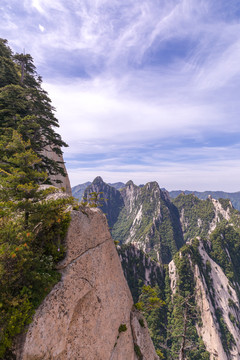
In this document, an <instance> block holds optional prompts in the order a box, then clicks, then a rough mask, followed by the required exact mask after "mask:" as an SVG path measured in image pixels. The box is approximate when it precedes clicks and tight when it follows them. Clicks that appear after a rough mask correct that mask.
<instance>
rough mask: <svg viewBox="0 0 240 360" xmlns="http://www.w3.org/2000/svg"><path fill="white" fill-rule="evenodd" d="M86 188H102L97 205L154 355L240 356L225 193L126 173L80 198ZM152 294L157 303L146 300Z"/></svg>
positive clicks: (236, 263) (214, 359) (236, 253)
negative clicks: (124, 178) (164, 185)
mask: <svg viewBox="0 0 240 360" xmlns="http://www.w3.org/2000/svg"><path fill="white" fill-rule="evenodd" d="M91 192H97V193H98V192H101V193H102V194H101V197H102V198H103V200H102V206H101V209H102V210H103V212H105V214H106V216H107V220H108V223H109V225H110V226H111V229H110V230H111V233H112V236H113V239H114V240H118V241H119V244H118V243H117V242H116V246H117V249H118V253H119V257H120V259H121V262H122V268H123V271H124V274H125V277H126V279H127V281H128V284H129V287H130V289H131V292H132V295H133V298H134V301H135V302H137V304H136V305H138V306H139V308H140V309H141V310H142V311H143V313H144V315H145V316H146V319H147V321H148V326H149V328H150V332H151V336H152V340H153V342H154V345H155V347H156V349H157V351H158V354H160V355H161V354H162V355H161V356H164V357H160V358H164V359H166V360H172V359H180V358H181V359H186V358H189V359H192V360H239V354H240V213H239V211H238V210H236V209H234V207H233V206H232V203H231V201H230V200H229V199H226V198H224V194H226V193H224V192H216V193H217V194H216V193H215V192H209V193H208V192H206V193H207V194H205V196H206V195H207V198H205V199H199V198H198V197H197V196H196V195H197V194H200V195H201V194H202V193H196V194H193V193H192V192H187V191H186V192H182V191H179V192H178V194H176V193H174V192H170V193H168V192H167V191H166V190H165V189H160V187H159V185H158V183H156V182H149V183H147V184H145V185H143V186H142V185H141V186H137V185H135V184H134V183H133V181H131V180H130V181H128V182H127V183H126V184H125V185H124V186H123V187H122V186H120V188H119V190H118V189H116V188H115V187H113V186H111V185H109V184H106V183H105V182H104V181H103V179H102V178H101V177H97V178H96V179H95V180H94V181H93V182H92V183H91V184H90V185H88V186H87V187H86V188H85V191H84V197H87V196H88V195H89V194H91ZM170 195H172V197H170ZM174 195H178V196H176V197H175V196H174ZM200 195H199V196H200ZM209 195H210V196H209ZM214 195H218V196H222V197H221V198H219V199H214V198H213V196H214ZM106 199H108V200H106ZM153 299H155V301H159V302H160V303H161V304H162V305H161V307H160V309H155V308H154V306H153V307H152V306H150V303H149V301H150V302H151V301H153ZM181 352H182V354H184V355H181ZM176 354H177V355H176ZM179 354H180V355H181V356H182V357H179V356H180V355H179Z"/></svg>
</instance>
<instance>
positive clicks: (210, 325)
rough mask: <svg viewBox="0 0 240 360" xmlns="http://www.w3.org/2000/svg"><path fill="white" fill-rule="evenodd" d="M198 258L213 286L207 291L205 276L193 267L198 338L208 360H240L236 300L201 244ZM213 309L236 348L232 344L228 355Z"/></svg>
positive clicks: (239, 311) (197, 268) (239, 332)
mask: <svg viewBox="0 0 240 360" xmlns="http://www.w3.org/2000/svg"><path fill="white" fill-rule="evenodd" d="M199 254H200V255H201V258H202V261H203V264H204V267H205V268H206V264H208V266H209V269H210V273H209V276H210V278H211V282H212V284H211V287H210V288H209V286H207V284H206V281H205V278H204V275H203V274H202V273H201V271H200V270H199V267H198V266H197V265H195V271H194V275H195V280H196V298H197V304H198V306H199V309H200V311H201V318H202V326H201V327H198V331H199V334H200V335H201V336H202V338H203V341H204V343H205V345H206V349H207V350H208V351H209V353H210V354H211V357H210V359H211V360H214V359H215V360H225V359H226V360H227V359H231V360H237V359H239V357H240V328H239V325H237V323H239V318H240V306H239V300H238V296H237V294H236V291H235V289H234V288H233V287H232V285H231V283H230V282H229V280H228V279H227V277H226V275H225V274H224V272H223V270H222V269H221V267H220V266H219V265H218V264H216V262H215V261H213V260H212V259H211V257H210V256H209V255H208V254H207V252H206V250H205V249H204V246H203V244H202V243H201V242H200V245H199ZM233 304H234V305H233ZM216 309H217V311H218V312H220V313H221V317H222V319H223V321H224V323H225V324H226V326H227V332H228V333H230V334H231V335H232V338H233V339H234V341H233V342H234V343H235V344H234V343H233V344H232V349H231V350H230V349H228V350H229V351H226V350H227V349H226V348H224V346H223V336H222V334H221V330H222V329H221V328H220V326H219V323H218V319H217V316H216ZM218 309H219V310H218ZM231 319H232V320H231ZM233 319H235V320H233Z"/></svg>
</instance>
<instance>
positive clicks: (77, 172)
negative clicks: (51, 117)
mask: <svg viewBox="0 0 240 360" xmlns="http://www.w3.org/2000/svg"><path fill="white" fill-rule="evenodd" d="M0 18H1V21H0V37H2V38H6V39H7V40H8V42H9V46H10V47H11V48H12V50H13V51H14V52H23V51H25V52H26V53H30V54H31V55H32V56H33V58H34V62H35V65H36V67H37V71H38V73H39V74H40V75H41V76H42V77H43V87H44V89H45V90H47V91H48V94H49V97H50V98H51V99H52V102H53V105H54V107H55V108H56V116H57V118H58V120H59V124H60V128H59V129H58V130H57V131H58V132H59V133H60V134H61V136H62V138H63V140H64V141H66V142H67V143H68V145H69V147H68V148H66V149H64V159H65V161H66V166H67V170H68V173H69V177H70V181H71V184H72V186H74V185H77V184H81V183H84V182H86V181H92V180H93V179H94V178H95V177H96V176H102V178H103V180H104V181H106V182H112V183H113V182H117V181H122V182H127V181H128V180H130V179H131V180H133V181H134V183H135V184H144V183H146V182H148V181H157V182H158V183H159V185H160V187H164V188H166V189H168V190H173V189H175V190H177V189H181V190H186V189H188V190H198V191H204V190H223V191H229V192H234V191H240V120H239V114H240V1H239V0H228V1H226V0H67V1H66V0H51V1H50V0H21V1H19V0H1V2H0Z"/></svg>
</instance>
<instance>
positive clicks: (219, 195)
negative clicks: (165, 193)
mask: <svg viewBox="0 0 240 360" xmlns="http://www.w3.org/2000/svg"><path fill="white" fill-rule="evenodd" d="M181 193H184V194H185V195H189V194H194V195H195V196H197V197H198V198H199V199H201V200H206V199H207V198H208V196H209V195H210V196H211V197H212V198H213V199H216V200H220V199H222V200H225V199H226V200H230V201H231V203H232V204H233V206H234V208H235V209H237V210H239V211H240V191H238V192H234V193H228V192H224V191H203V192H199V191H189V190H184V191H182V190H173V191H169V195H170V197H171V198H172V199H174V198H176V197H177V196H178V195H180V194H181Z"/></svg>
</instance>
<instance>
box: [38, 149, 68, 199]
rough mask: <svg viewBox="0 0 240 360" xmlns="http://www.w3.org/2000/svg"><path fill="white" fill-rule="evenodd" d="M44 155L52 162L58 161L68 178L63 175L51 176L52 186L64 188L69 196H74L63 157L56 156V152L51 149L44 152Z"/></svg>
mask: <svg viewBox="0 0 240 360" xmlns="http://www.w3.org/2000/svg"><path fill="white" fill-rule="evenodd" d="M42 153H43V155H44V156H46V157H48V158H49V159H50V160H54V161H57V162H59V163H60V164H61V167H62V168H63V170H64V172H65V174H66V176H63V175H61V174H58V175H50V179H51V181H52V184H53V185H54V186H56V187H58V188H61V187H63V188H64V189H65V190H66V193H67V194H68V195H72V189H71V185H70V180H69V177H68V173H67V170H66V167H65V164H64V160H63V156H62V155H58V154H56V153H55V152H54V151H52V150H51V148H50V147H47V148H46V149H44V150H43V152H42Z"/></svg>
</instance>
